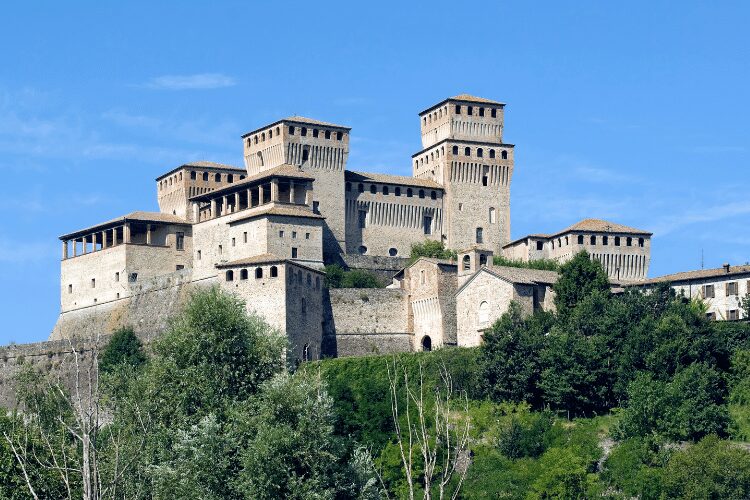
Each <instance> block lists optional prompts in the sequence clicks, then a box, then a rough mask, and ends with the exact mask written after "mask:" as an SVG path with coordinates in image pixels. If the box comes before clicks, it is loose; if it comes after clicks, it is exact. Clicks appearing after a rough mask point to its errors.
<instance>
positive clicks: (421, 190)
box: [419, 189, 424, 198]
mask: <svg viewBox="0 0 750 500" xmlns="http://www.w3.org/2000/svg"><path fill="white" fill-rule="evenodd" d="M419 197H420V198H424V189H420V190H419Z"/></svg>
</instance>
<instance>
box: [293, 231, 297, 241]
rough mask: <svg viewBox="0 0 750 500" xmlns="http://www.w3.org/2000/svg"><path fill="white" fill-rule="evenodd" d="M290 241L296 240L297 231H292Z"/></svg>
mask: <svg viewBox="0 0 750 500" xmlns="http://www.w3.org/2000/svg"><path fill="white" fill-rule="evenodd" d="M292 239H293V240H296V239H297V231H292Z"/></svg>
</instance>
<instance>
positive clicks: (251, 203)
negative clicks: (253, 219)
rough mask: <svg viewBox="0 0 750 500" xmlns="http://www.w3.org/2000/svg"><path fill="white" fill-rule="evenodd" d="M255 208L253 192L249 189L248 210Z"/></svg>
mask: <svg viewBox="0 0 750 500" xmlns="http://www.w3.org/2000/svg"><path fill="white" fill-rule="evenodd" d="M252 206H253V191H252V190H251V189H250V188H247V208H251V207H252Z"/></svg>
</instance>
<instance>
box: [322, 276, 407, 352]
mask: <svg viewBox="0 0 750 500" xmlns="http://www.w3.org/2000/svg"><path fill="white" fill-rule="evenodd" d="M406 301H407V299H406V294H405V293H404V292H403V291H402V290H398V289H377V288H361V289H360V288H341V289H333V290H328V308H329V311H328V312H327V317H326V332H325V333H326V335H328V336H329V337H331V336H332V337H334V339H331V341H332V343H333V344H335V352H334V353H331V354H335V355H336V356H339V357H342V356H365V355H369V354H385V353H392V352H408V351H410V350H411V339H412V335H411V334H409V333H408V332H409V318H408V312H407V310H408V305H407V302H406ZM384 311H387V313H384Z"/></svg>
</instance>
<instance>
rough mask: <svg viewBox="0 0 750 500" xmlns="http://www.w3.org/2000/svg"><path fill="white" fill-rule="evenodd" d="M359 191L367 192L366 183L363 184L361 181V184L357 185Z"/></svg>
mask: <svg viewBox="0 0 750 500" xmlns="http://www.w3.org/2000/svg"><path fill="white" fill-rule="evenodd" d="M357 191H359V192H360V193H364V192H365V185H364V184H362V183H360V184H359V185H358V186H357Z"/></svg>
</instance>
